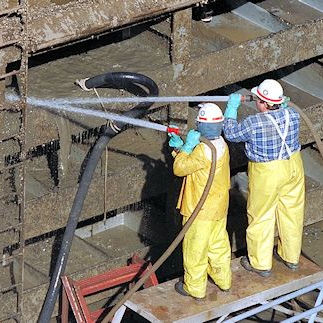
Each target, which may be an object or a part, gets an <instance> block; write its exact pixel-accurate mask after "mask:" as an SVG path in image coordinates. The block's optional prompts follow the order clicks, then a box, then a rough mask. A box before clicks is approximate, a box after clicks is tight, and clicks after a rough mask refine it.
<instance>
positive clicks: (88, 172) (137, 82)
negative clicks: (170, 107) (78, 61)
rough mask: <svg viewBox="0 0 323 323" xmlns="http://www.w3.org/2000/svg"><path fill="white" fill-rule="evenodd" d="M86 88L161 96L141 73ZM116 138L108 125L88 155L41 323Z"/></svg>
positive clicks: (140, 108)
mask: <svg viewBox="0 0 323 323" xmlns="http://www.w3.org/2000/svg"><path fill="white" fill-rule="evenodd" d="M85 85H86V87H87V88H89V89H90V88H114V89H124V90H126V91H128V92H131V93H133V94H136V95H139V96H158V92H159V91H158V86H157V84H156V83H155V82H154V81H153V80H152V79H151V78H149V77H147V76H145V75H142V74H137V73H129V72H115V73H106V74H102V75H98V76H95V77H92V78H90V79H88V80H87V81H86V82H85ZM151 105H152V103H141V104H139V105H137V106H136V107H135V108H133V109H131V110H129V111H127V112H125V113H124V115H126V116H128V117H133V118H138V117H141V116H143V115H144V114H145V113H146V112H147V111H146V109H147V108H148V107H150V106H151ZM114 124H115V125H116V126H117V127H118V128H120V129H121V130H122V129H123V128H124V126H125V124H124V123H122V122H115V123H114ZM115 135H116V132H115V131H113V130H112V129H111V128H110V127H107V126H106V127H105V128H104V131H103V134H102V135H101V137H100V138H99V139H98V140H97V142H96V143H95V145H94V147H93V149H92V151H91V154H90V156H89V159H88V161H87V163H86V166H85V169H84V172H83V174H82V177H81V180H80V183H79V187H78V190H77V192H76V195H75V198H74V202H73V206H72V209H71V212H70V215H69V218H68V222H67V225H66V229H65V232H64V236H63V240H62V244H61V248H60V251H59V254H58V257H57V260H56V264H55V268H54V271H53V274H52V276H51V280H50V284H49V288H48V291H47V294H46V299H45V302H44V304H43V307H42V310H41V312H40V315H39V318H38V322H40V323H48V322H49V321H50V318H51V316H52V313H53V310H54V306H55V303H56V300H57V296H58V293H59V290H60V287H61V280H60V278H61V276H62V275H63V274H64V271H65V268H66V264H67V259H68V255H69V252H70V249H71V245H72V241H73V237H74V233H75V230H76V226H77V223H78V220H79V216H80V214H81V211H82V208H83V203H84V200H85V197H86V195H87V192H88V189H89V186H90V183H91V181H92V177H93V174H94V171H95V168H96V166H97V164H98V162H99V160H100V157H101V155H102V152H103V151H104V149H105V147H106V145H107V144H108V142H109V141H110V139H111V138H113V137H114V136H115Z"/></svg>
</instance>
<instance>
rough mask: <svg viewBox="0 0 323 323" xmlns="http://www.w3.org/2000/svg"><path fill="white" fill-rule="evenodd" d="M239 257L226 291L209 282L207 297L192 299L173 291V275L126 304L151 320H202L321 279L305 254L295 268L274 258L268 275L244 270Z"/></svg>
mask: <svg viewBox="0 0 323 323" xmlns="http://www.w3.org/2000/svg"><path fill="white" fill-rule="evenodd" d="M239 260H240V259H235V260H234V261H233V264H232V270H233V285H232V289H231V291H230V292H229V293H224V292H221V291H220V290H219V289H218V288H217V287H216V286H215V285H213V284H211V283H208V286H207V298H206V300H205V301H204V302H201V301H195V300H194V299H192V298H191V297H184V296H180V295H178V294H177V293H176V292H175V290H174V284H175V283H176V282H177V281H178V279H175V280H171V281H168V282H165V283H162V284H159V285H157V286H155V287H151V288H148V289H145V290H142V291H139V292H137V293H135V294H134V295H133V296H132V297H131V299H130V300H128V301H127V302H126V303H125V305H126V306H127V307H128V308H130V309H132V310H133V311H135V312H137V313H139V314H140V315H141V316H143V317H144V318H146V319H147V320H149V321H150V322H185V323H188V322H205V321H209V320H211V319H214V318H217V317H220V316H223V315H227V314H230V313H232V312H235V311H238V310H241V309H245V308H248V307H250V306H253V305H256V304H262V303H264V302H265V301H267V300H270V299H273V298H276V297H279V296H281V295H284V294H287V293H290V292H293V291H296V290H299V289H301V288H303V287H306V286H309V285H312V284H315V283H317V282H320V281H322V280H323V271H322V269H321V268H320V267H318V266H317V265H315V264H314V263H312V262H311V261H309V260H307V259H305V258H304V257H301V260H300V269H299V270H298V271H296V272H292V271H290V270H289V269H287V268H286V267H285V266H284V265H283V264H281V263H278V262H276V261H274V264H273V273H272V275H271V277H269V278H262V277H260V276H258V275H257V274H254V273H249V272H247V271H246V270H244V269H243V268H242V267H241V265H240V263H239Z"/></svg>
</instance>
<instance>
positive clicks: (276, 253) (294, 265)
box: [274, 247, 298, 271]
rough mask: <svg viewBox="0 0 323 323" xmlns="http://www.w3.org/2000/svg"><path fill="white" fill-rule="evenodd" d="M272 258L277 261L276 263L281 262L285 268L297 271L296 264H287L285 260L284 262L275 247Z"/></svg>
mask: <svg viewBox="0 0 323 323" xmlns="http://www.w3.org/2000/svg"><path fill="white" fill-rule="evenodd" d="M274 257H275V259H277V260H278V261H280V262H282V263H283V264H284V265H285V266H286V267H287V268H289V269H290V270H294V271H295V270H297V269H298V264H294V263H292V262H288V261H286V260H284V259H283V258H282V257H281V256H280V255H279V254H278V251H277V247H275V248H274Z"/></svg>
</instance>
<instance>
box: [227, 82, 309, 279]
mask: <svg viewBox="0 0 323 323" xmlns="http://www.w3.org/2000/svg"><path fill="white" fill-rule="evenodd" d="M251 92H252V93H253V94H254V95H255V96H256V107H257V110H258V111H259V113H257V114H255V115H251V116H248V117H247V118H245V119H244V120H242V121H241V122H237V111H238V109H239V107H240V105H241V95H240V94H231V95H230V96H229V101H228V103H227V107H226V110H225V114H224V116H225V121H224V127H223V131H224V135H225V138H226V139H227V140H229V141H231V142H244V143H245V153H246V155H247V157H248V159H249V163H248V177H249V184H248V201H247V216H248V228H247V249H248V256H245V257H242V258H241V265H242V266H243V267H244V268H245V269H246V270H248V271H253V272H256V273H257V274H259V275H260V276H262V277H268V276H269V275H270V274H271V268H272V255H273V250H274V256H275V257H276V258H277V259H278V260H280V261H281V262H283V263H284V264H285V265H286V266H287V267H288V268H289V269H291V270H296V269H297V268H298V262H299V256H300V253H301V244H302V232H303V219H304V202H305V184H304V168H303V163H302V158H301V154H300V148H301V146H300V143H299V127H300V116H299V114H298V113H297V112H296V111H295V110H293V109H292V108H290V107H288V106H287V100H286V97H284V96H283V88H282V86H281V85H280V83H279V82H277V81H276V80H271V79H266V80H264V81H263V82H262V83H261V84H260V85H259V86H257V87H255V88H253V89H252V90H251ZM275 223H276V224H277V228H278V235H279V237H278V245H277V248H275V249H274V233H275Z"/></svg>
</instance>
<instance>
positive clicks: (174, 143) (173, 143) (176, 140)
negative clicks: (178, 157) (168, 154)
mask: <svg viewBox="0 0 323 323" xmlns="http://www.w3.org/2000/svg"><path fill="white" fill-rule="evenodd" d="M168 135H169V136H170V139H169V142H168V146H169V147H172V148H175V149H181V148H182V146H183V145H184V142H183V140H182V138H181V137H180V136H178V135H176V134H175V133H169V134H168Z"/></svg>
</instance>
